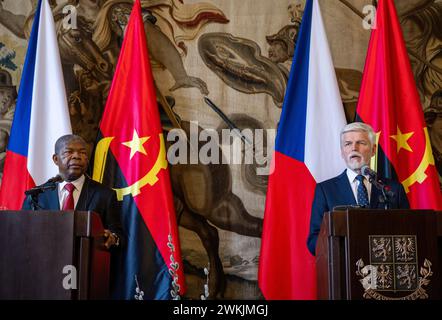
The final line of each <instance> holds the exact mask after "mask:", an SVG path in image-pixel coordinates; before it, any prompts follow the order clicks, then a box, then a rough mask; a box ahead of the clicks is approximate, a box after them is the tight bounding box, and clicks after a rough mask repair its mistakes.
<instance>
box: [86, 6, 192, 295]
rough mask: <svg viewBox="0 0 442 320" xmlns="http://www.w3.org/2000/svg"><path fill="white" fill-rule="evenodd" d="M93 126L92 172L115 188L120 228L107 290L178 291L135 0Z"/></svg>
mask: <svg viewBox="0 0 442 320" xmlns="http://www.w3.org/2000/svg"><path fill="white" fill-rule="evenodd" d="M100 134H101V136H100V137H99V141H98V144H97V146H96V151H95V159H94V179H95V180H97V181H101V182H103V183H104V184H106V185H108V186H110V187H112V188H113V189H115V190H116V192H117V197H118V200H119V201H122V207H123V211H122V222H123V226H124V229H125V232H126V236H127V241H126V245H125V246H124V247H123V252H122V256H123V257H122V264H121V266H122V270H118V271H117V272H116V273H117V279H116V288H115V290H114V292H115V294H114V296H115V297H116V298H123V299H134V298H135V299H173V298H176V297H177V295H182V294H183V293H184V291H185V285H184V272H183V265H182V261H181V252H180V245H179V239H178V228H177V225H176V218H175V210H174V206H173V196H172V191H171V185H170V179H169V172H168V168H167V166H168V163H167V159H166V149H165V143H164V137H163V133H162V128H161V123H160V117H159V111H158V105H157V102H156V95H155V87H154V83H153V77H152V71H151V65H150V62H149V54H148V49H147V43H146V36H145V31H144V26H143V20H142V17H141V6H140V1H139V0H136V1H135V4H134V7H133V9H132V13H131V15H130V18H129V23H128V25H127V29H126V34H125V37H124V41H123V45H122V48H121V51H120V57H119V60H118V64H117V67H116V71H115V75H114V79H113V82H112V86H111V89H110V93H109V97H108V99H107V103H106V107H105V110H104V114H103V118H102V121H101V124H100Z"/></svg>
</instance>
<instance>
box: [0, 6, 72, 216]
mask: <svg viewBox="0 0 442 320" xmlns="http://www.w3.org/2000/svg"><path fill="white" fill-rule="evenodd" d="M65 90H66V89H65V86H64V80H63V72H62V68H61V62H60V53H59V50H58V45H57V37H56V34H55V26H54V18H53V16H52V12H51V8H50V6H49V4H48V1H47V0H40V1H39V2H38V5H37V10H36V11H35V15H34V22H33V25H32V31H31V37H30V39H29V43H28V50H27V53H26V59H25V64H24V67H23V74H22V77H21V82H20V88H19V92H18V98H17V104H16V108H15V113H14V119H13V122H12V128H11V136H10V140H9V144H8V149H7V152H6V159H5V166H4V172H3V180H2V185H1V190H0V208H1V209H3V210H18V209H20V208H21V206H22V204H23V200H24V198H25V195H24V192H25V191H26V190H27V189H29V188H32V187H34V186H35V185H36V184H37V185H39V184H42V183H44V182H45V181H46V180H47V179H49V178H51V177H53V176H55V175H56V174H57V173H58V168H57V166H56V165H55V164H54V163H53V161H52V155H53V154H54V145H55V142H56V141H57V139H58V138H59V137H61V136H62V135H65V134H70V133H72V129H71V122H70V119H69V111H68V107H67V100H66V91H65Z"/></svg>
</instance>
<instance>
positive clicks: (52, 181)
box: [47, 174, 63, 183]
mask: <svg viewBox="0 0 442 320" xmlns="http://www.w3.org/2000/svg"><path fill="white" fill-rule="evenodd" d="M61 181H63V178H62V177H61V176H60V175H59V174H57V175H56V176H55V177H52V178H51V179H49V180H48V182H47V183H56V182H61Z"/></svg>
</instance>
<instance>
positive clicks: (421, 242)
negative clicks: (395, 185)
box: [316, 209, 442, 300]
mask: <svg viewBox="0 0 442 320" xmlns="http://www.w3.org/2000/svg"><path fill="white" fill-rule="evenodd" d="M441 263H442V213H441V212H434V211H431V210H400V209H398V210H388V211H386V210H370V209H351V210H342V211H337V210H335V211H334V212H331V213H330V212H327V213H325V214H324V218H323V221H322V225H321V231H320V233H319V237H318V242H317V247H316V269H317V289H318V298H319V299H327V300H328V299H330V300H340V299H342V300H353V299H374V300H397V299H400V300H417V299H441V297H442V296H441V290H442V283H441V281H442V277H441V275H440V272H441V271H442V268H441Z"/></svg>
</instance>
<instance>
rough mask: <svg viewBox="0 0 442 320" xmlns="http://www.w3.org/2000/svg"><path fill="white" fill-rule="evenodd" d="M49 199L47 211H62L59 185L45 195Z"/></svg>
mask: <svg viewBox="0 0 442 320" xmlns="http://www.w3.org/2000/svg"><path fill="white" fill-rule="evenodd" d="M43 194H44V195H45V196H46V197H47V208H45V209H47V210H60V209H61V208H60V200H59V198H58V183H57V184H56V187H55V188H54V189H53V190H47V191H45V192H44V193H43Z"/></svg>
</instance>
